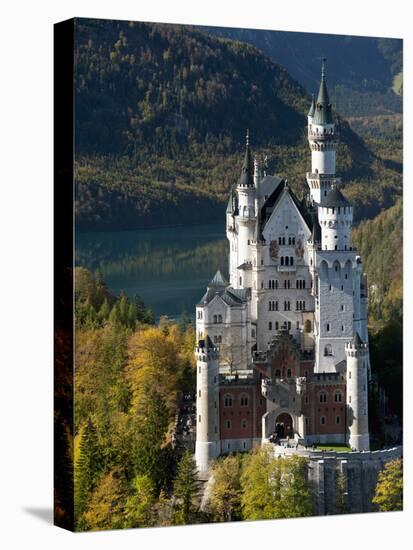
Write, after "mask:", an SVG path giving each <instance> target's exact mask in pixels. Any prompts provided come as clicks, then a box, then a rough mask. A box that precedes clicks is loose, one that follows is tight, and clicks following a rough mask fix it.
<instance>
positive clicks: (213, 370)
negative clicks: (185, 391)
mask: <svg viewBox="0 0 413 550" xmlns="http://www.w3.org/2000/svg"><path fill="white" fill-rule="evenodd" d="M195 356H196V368H197V378H196V387H197V399H196V414H197V419H196V420H197V422H196V444H195V460H196V464H197V466H198V470H199V472H200V473H205V472H207V471H208V467H209V462H210V460H213V459H215V458H217V457H218V456H219V454H220V452H221V449H220V431H219V368H218V358H219V353H218V348H216V347H215V346H214V345H213V343H212V341H211V339H210V337H209V336H206V338H205V339H204V340H199V342H198V345H197V347H196V348H195Z"/></svg>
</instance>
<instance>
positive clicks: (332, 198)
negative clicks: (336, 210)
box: [321, 187, 350, 208]
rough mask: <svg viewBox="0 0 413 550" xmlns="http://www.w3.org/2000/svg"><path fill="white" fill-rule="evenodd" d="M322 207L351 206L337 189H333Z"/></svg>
mask: <svg viewBox="0 0 413 550" xmlns="http://www.w3.org/2000/svg"><path fill="white" fill-rule="evenodd" d="M321 206H327V207H329V208H331V207H333V206H350V203H349V202H348V200H347V199H346V197H345V196H344V195H343V194H342V192H341V191H340V190H339V189H337V187H333V189H331V190H330V191H329V192H328V194H327V196H326V198H325V199H324V200H323V201H322V203H321Z"/></svg>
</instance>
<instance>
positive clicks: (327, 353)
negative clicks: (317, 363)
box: [324, 344, 333, 357]
mask: <svg viewBox="0 0 413 550" xmlns="http://www.w3.org/2000/svg"><path fill="white" fill-rule="evenodd" d="M331 355H333V348H332V347H331V344H326V345H325V346H324V356H325V357H330V356H331Z"/></svg>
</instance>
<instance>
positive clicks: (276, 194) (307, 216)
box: [260, 180, 312, 235]
mask: <svg viewBox="0 0 413 550" xmlns="http://www.w3.org/2000/svg"><path fill="white" fill-rule="evenodd" d="M284 189H288V193H289V195H290V197H291V199H292V200H293V202H294V204H295V205H296V207H297V209H298V211H299V212H300V214H301V215H302V217H303V218H304V220H305V222H306V224H307V226H308V228H309V229H310V230H311V228H312V219H311V213H310V212H309V211H308V209H307V207H306V205H305V203H304V202H302V201H300V200H299V199H298V198H297V196H296V195H295V193H294V192H293V190H292V189H291V188H290V186H289V185H288V183H286V182H285V181H284V180H281V181H280V183H279V185H278V186H277V187H276V189H275V190H274V191H273V193H272V194H271V195H270V196H269V197H268V199H267V200H266V201H265V202H264V204H263V206H262V208H261V210H260V219H261V223H260V234H261V235H262V232H263V230H264V227H265V225H266V223H267V222H268V220H269V219H270V217H271V213H272V211H273V210H274V208H275V206H276V204H277V202H278V201H279V199H280V197H281V195H282V192H283V190H284Z"/></svg>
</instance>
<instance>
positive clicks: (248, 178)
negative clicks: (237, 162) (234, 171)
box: [238, 130, 254, 187]
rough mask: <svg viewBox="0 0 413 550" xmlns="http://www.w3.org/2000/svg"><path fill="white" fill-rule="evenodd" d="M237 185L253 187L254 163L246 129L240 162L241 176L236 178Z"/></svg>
mask: <svg viewBox="0 0 413 550" xmlns="http://www.w3.org/2000/svg"><path fill="white" fill-rule="evenodd" d="M238 185H242V186H243V187H254V163H253V160H252V155H251V150H250V144H249V131H248V130H247V139H246V148H245V156H244V162H243V163H242V168H241V176H240V178H239V180H238Z"/></svg>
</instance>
